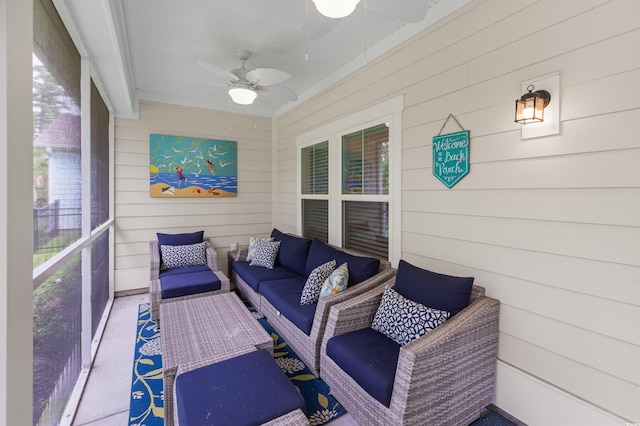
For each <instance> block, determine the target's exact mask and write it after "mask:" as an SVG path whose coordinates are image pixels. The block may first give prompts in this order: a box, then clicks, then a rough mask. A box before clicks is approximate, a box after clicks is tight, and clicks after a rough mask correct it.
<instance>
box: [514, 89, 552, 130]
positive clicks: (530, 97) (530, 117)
mask: <svg viewBox="0 0 640 426" xmlns="http://www.w3.org/2000/svg"><path fill="white" fill-rule="evenodd" d="M534 88H535V87H534V86H533V84H530V85H529V86H528V87H527V90H528V92H527V93H525V94H524V95H522V96H521V97H520V99H516V119H515V122H516V123H521V124H529V123H542V122H543V121H544V109H545V107H546V106H547V105H549V101H551V94H550V93H549V92H547V91H546V90H536V91H535V92H533V89H534Z"/></svg>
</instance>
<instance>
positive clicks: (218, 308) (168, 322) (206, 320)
mask: <svg viewBox="0 0 640 426" xmlns="http://www.w3.org/2000/svg"><path fill="white" fill-rule="evenodd" d="M160 318H161V321H162V323H163V327H162V334H161V339H160V344H161V350H162V366H163V370H164V377H163V384H164V389H165V419H167V421H168V422H170V421H171V420H173V419H174V415H173V399H174V398H173V393H174V391H173V385H174V381H175V376H176V374H177V370H178V368H179V367H182V366H184V368H192V369H193V368H197V367H201V366H204V365H208V364H209V363H211V362H214V361H215V360H216V359H218V360H221V359H226V358H228V357H229V356H231V355H233V354H236V353H237V354H239V353H243V351H246V350H247V349H246V348H253V349H267V350H269V351H270V352H273V339H272V338H271V336H270V335H269V334H268V333H267V332H266V331H265V329H264V328H263V327H262V326H261V325H260V323H259V322H258V321H256V320H255V318H254V317H253V315H252V314H251V313H250V312H249V311H248V310H247V308H246V307H245V306H244V304H243V303H242V301H241V300H240V299H239V298H238V296H237V295H236V294H235V293H222V294H216V295H211V296H206V297H198V298H194V299H187V300H178V301H167V302H164V303H162V305H161V306H160ZM167 425H169V423H167Z"/></svg>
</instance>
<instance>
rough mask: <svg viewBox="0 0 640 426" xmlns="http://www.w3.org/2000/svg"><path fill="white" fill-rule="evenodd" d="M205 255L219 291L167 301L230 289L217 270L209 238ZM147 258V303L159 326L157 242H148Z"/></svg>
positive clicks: (229, 285) (158, 248) (199, 295)
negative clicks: (148, 274) (148, 266)
mask: <svg viewBox="0 0 640 426" xmlns="http://www.w3.org/2000/svg"><path fill="white" fill-rule="evenodd" d="M204 242H205V243H206V254H207V266H209V269H211V271H212V272H213V273H214V274H215V275H216V276H217V277H218V279H219V280H220V289H219V290H215V291H208V292H204V293H197V294H190V295H187V296H181V297H172V298H171V299H167V300H171V301H174V300H184V299H193V298H196V297H202V296H209V295H212V294H218V293H226V292H229V291H230V289H231V283H230V281H229V278H228V277H227V276H226V275H225V274H224V272H222V271H220V270H219V268H218V254H217V253H216V251H215V250H214V248H213V245H212V244H211V240H210V239H209V238H205V239H204ZM149 257H150V259H151V261H150V281H149V302H150V304H151V319H152V320H153V321H156V324H158V325H160V304H161V303H162V301H163V299H162V287H161V285H160V246H159V244H158V241H157V240H154V241H150V242H149Z"/></svg>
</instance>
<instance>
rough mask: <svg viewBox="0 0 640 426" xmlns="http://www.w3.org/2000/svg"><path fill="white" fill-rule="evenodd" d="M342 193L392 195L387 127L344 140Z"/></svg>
mask: <svg viewBox="0 0 640 426" xmlns="http://www.w3.org/2000/svg"><path fill="white" fill-rule="evenodd" d="M342 193H343V194H377V195H386V194H389V128H388V127H387V126H386V125H385V124H380V125H377V126H374V127H370V128H368V129H365V130H360V131H357V132H354V133H351V134H348V135H345V136H343V137H342Z"/></svg>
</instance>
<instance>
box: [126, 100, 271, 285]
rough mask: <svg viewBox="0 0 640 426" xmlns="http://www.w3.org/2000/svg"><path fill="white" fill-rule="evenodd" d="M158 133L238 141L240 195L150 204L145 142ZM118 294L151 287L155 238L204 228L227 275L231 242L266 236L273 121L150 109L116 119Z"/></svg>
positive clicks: (182, 109)
mask: <svg viewBox="0 0 640 426" xmlns="http://www.w3.org/2000/svg"><path fill="white" fill-rule="evenodd" d="M151 133H160V134H167V135H178V136H193V137H203V138H209V139H223V140H233V141H237V142H238V196H237V197H235V198H232V197H229V198H227V197H221V198H176V199H167V198H151V197H150V196H149V135H150V134H151ZM115 139H116V147H115V151H116V153H115V157H116V158H115V229H116V234H115V247H116V248H115V283H116V292H118V291H125V290H133V289H141V288H146V287H148V285H149V241H151V240H152V239H155V238H156V232H165V233H176V232H192V231H197V230H201V229H204V231H205V232H204V234H205V237H211V238H212V241H213V245H214V247H215V248H216V251H217V253H218V263H219V265H220V268H221V269H222V270H223V271H225V272H226V269H227V257H226V253H227V250H228V249H229V246H230V245H231V244H232V243H235V242H238V243H240V244H247V243H248V240H249V236H251V235H252V234H268V233H269V232H270V231H271V200H272V194H271V189H272V188H271V176H272V173H271V152H272V151H271V141H272V129H271V119H270V118H264V117H255V116H250V115H240V114H232V113H225V112H219V111H212V110H206V109H199V108H191V107H183V106H177V105H168V104H161V103H152V102H141V103H140V118H139V119H138V120H132V119H117V120H116V138H115Z"/></svg>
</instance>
